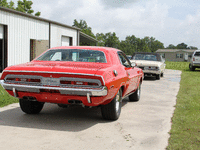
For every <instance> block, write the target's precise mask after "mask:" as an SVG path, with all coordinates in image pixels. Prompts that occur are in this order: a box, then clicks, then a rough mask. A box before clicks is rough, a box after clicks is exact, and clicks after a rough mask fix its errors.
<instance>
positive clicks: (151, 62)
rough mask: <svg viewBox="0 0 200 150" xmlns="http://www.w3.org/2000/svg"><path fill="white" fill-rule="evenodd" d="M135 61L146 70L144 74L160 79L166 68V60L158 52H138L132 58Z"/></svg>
mask: <svg viewBox="0 0 200 150" xmlns="http://www.w3.org/2000/svg"><path fill="white" fill-rule="evenodd" d="M130 61H131V62H132V63H133V62H135V63H136V64H137V66H138V67H139V68H141V69H142V70H143V72H144V76H145V77H146V76H155V77H156V79H158V80H160V77H163V75H164V70H165V66H166V64H165V60H164V59H163V58H162V56H161V55H160V54H158V53H148V52H137V53H134V54H133V56H132V58H131V60H130Z"/></svg>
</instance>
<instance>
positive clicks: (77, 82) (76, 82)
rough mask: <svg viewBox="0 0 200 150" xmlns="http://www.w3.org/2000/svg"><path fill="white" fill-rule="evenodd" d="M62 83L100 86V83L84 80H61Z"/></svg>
mask: <svg viewBox="0 0 200 150" xmlns="http://www.w3.org/2000/svg"><path fill="white" fill-rule="evenodd" d="M60 84H68V85H93V86H98V85H99V84H98V83H94V82H84V81H64V80H61V81H60Z"/></svg>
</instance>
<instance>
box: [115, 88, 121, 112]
mask: <svg viewBox="0 0 200 150" xmlns="http://www.w3.org/2000/svg"><path fill="white" fill-rule="evenodd" d="M119 105H120V93H119V91H118V92H117V95H116V104H115V109H116V112H119Z"/></svg>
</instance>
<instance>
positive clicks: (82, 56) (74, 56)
mask: <svg viewBox="0 0 200 150" xmlns="http://www.w3.org/2000/svg"><path fill="white" fill-rule="evenodd" d="M35 60H43V61H73V62H98V63H106V57H105V54H104V53H103V52H101V51H96V50H84V49H59V50H49V51H47V52H46V53H44V54H43V55H41V56H40V57H38V58H37V59H35Z"/></svg>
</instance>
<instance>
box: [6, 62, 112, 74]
mask: <svg viewBox="0 0 200 150" xmlns="http://www.w3.org/2000/svg"><path fill="white" fill-rule="evenodd" d="M107 66H108V64H101V63H88V62H49V61H32V62H29V63H26V64H21V65H15V66H10V67H7V68H6V69H5V70H4V71H5V72H6V71H13V72H14V71H17V72H19V71H21V72H60V73H62V72H63V73H78V74H96V72H97V71H98V70H99V69H103V68H105V67H107Z"/></svg>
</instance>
